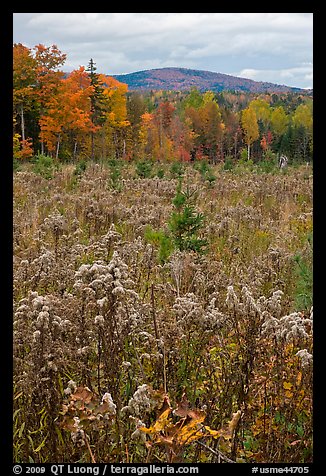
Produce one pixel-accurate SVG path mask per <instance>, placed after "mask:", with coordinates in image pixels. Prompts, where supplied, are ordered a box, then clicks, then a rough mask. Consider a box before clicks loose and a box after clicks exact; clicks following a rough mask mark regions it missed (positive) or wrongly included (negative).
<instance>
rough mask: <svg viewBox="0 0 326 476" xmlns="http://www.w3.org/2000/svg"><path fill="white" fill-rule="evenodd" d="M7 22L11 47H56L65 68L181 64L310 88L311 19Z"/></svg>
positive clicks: (81, 17) (109, 16)
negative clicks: (13, 44)
mask: <svg viewBox="0 0 326 476" xmlns="http://www.w3.org/2000/svg"><path fill="white" fill-rule="evenodd" d="M13 21H14V30H13V31H14V37H13V40H14V42H16V43H23V44H25V45H26V46H28V47H33V46H35V45H36V44H38V43H43V44H45V45H51V44H57V46H58V47H59V48H60V49H61V50H62V51H63V52H65V53H67V56H68V57H67V62H66V64H65V66H64V68H65V69H66V70H72V69H74V68H76V67H78V66H79V65H87V63H88V61H89V59H90V58H91V57H92V58H93V59H94V61H95V62H96V64H97V68H98V71H100V72H103V73H107V74H119V73H128V72H132V71H137V70H142V69H149V68H159V67H166V66H180V67H188V68H198V69H205V70H210V71H216V72H222V73H228V72H229V74H232V73H230V72H231V71H235V72H239V74H240V73H241V72H242V73H244V74H245V73H246V72H248V74H249V75H251V77H253V75H256V77H255V78H253V79H258V80H262V81H263V80H265V81H270V79H269V78H271V77H273V78H274V79H273V82H276V83H280V84H284V82H285V83H286V84H289V85H290V86H299V87H312V13H15V14H14V18H13ZM306 63H309V64H310V67H309V70H307V69H305V68H304V67H303V65H304V64H306ZM253 71H255V73H254V72H253ZM272 71H273V73H271V72H272ZM286 71H288V73H289V74H288V75H287V74H286ZM264 74H266V76H265V77H264Z"/></svg>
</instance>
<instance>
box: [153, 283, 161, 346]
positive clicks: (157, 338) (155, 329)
mask: <svg viewBox="0 0 326 476" xmlns="http://www.w3.org/2000/svg"><path fill="white" fill-rule="evenodd" d="M151 303H152V315H153V322H154V331H155V338H156V344H157V350H158V351H159V350H160V349H159V345H158V341H159V338H160V336H159V333H158V327H157V321H156V312H155V299H154V284H153V283H152V284H151Z"/></svg>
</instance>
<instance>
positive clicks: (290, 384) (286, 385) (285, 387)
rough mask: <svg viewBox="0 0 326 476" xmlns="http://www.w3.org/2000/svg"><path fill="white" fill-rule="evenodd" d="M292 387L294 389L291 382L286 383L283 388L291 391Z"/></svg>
mask: <svg viewBox="0 0 326 476" xmlns="http://www.w3.org/2000/svg"><path fill="white" fill-rule="evenodd" d="M292 387H293V385H292V383H290V382H284V383H283V388H284V389H285V390H291V388H292Z"/></svg>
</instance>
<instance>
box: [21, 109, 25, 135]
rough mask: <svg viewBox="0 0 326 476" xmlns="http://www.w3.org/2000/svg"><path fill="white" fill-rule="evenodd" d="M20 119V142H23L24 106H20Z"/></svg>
mask: <svg viewBox="0 0 326 476" xmlns="http://www.w3.org/2000/svg"><path fill="white" fill-rule="evenodd" d="M20 118H21V129H22V140H23V141H24V140H25V120H24V106H23V105H21V106H20Z"/></svg>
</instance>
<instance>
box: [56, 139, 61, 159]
mask: <svg viewBox="0 0 326 476" xmlns="http://www.w3.org/2000/svg"><path fill="white" fill-rule="evenodd" d="M59 148H60V134H59V135H58V140H57V150H56V152H55V159H56V160H58V157H59Z"/></svg>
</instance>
